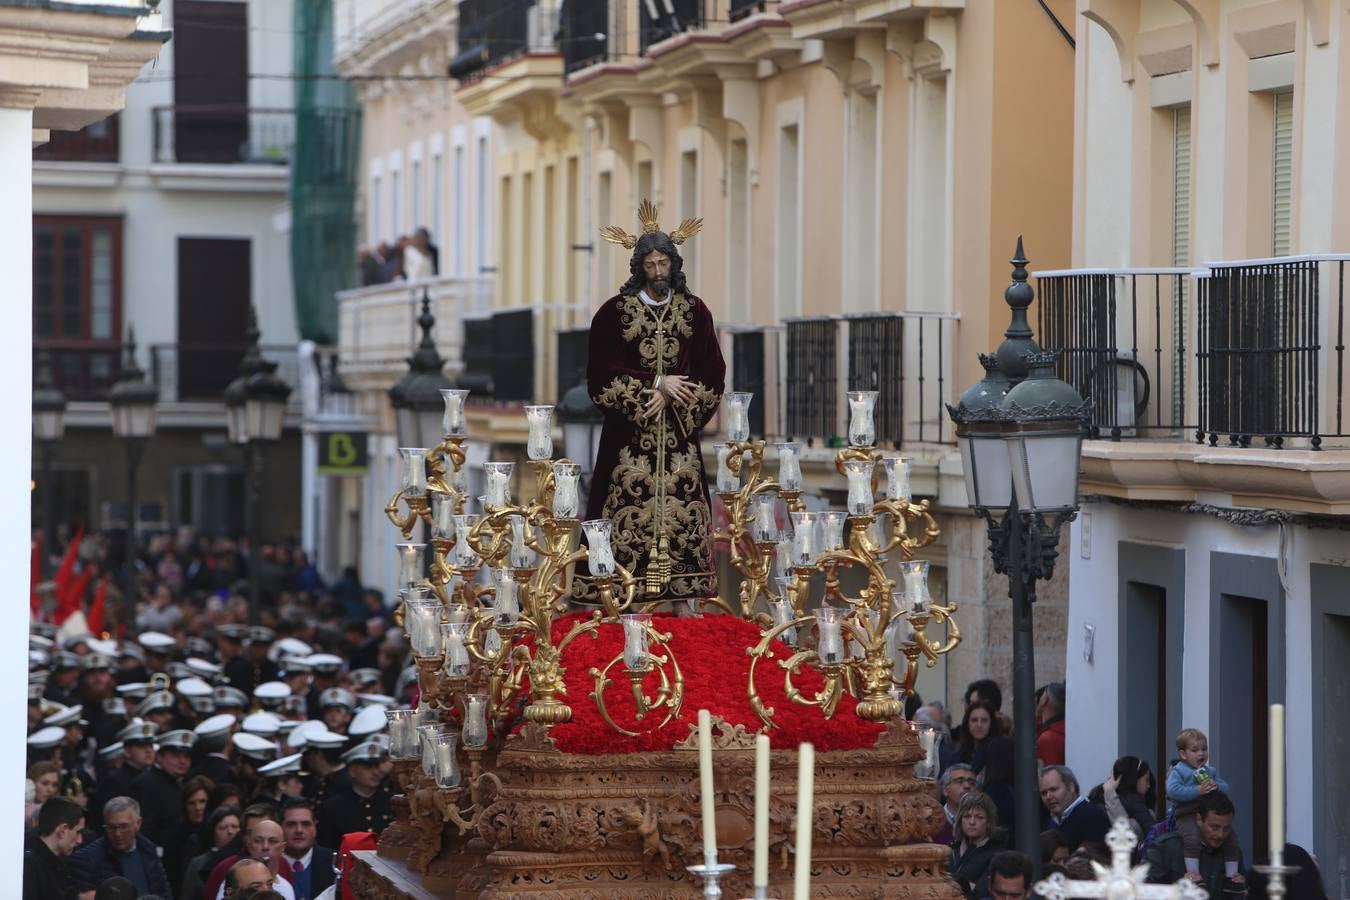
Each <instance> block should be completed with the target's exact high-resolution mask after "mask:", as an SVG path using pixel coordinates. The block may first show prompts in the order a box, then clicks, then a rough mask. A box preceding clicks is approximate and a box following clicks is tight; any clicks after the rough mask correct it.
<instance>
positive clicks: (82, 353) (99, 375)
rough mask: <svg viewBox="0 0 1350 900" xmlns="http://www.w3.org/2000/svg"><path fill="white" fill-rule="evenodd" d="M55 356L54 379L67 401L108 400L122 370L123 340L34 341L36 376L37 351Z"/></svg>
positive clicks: (53, 360)
mask: <svg viewBox="0 0 1350 900" xmlns="http://www.w3.org/2000/svg"><path fill="white" fill-rule="evenodd" d="M39 349H46V350H47V351H49V352H50V354H51V361H52V378H53V380H54V381H55V382H56V386H57V387H58V388H60V389H61V393H63V394H65V395H66V399H67V400H70V401H74V402H80V401H101V400H106V399H108V389H109V388H110V387H112V384H113V382H114V381H116V380H117V372H118V370H119V369H120V368H121V360H122V344H121V342H120V341H83V340H79V341H76V340H68V341H63V340H39V341H34V342H33V350H34V353H33V374H34V376H36V375H37V359H38V357H37V352H36V351H38V350H39Z"/></svg>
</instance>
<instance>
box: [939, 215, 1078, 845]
mask: <svg viewBox="0 0 1350 900" xmlns="http://www.w3.org/2000/svg"><path fill="white" fill-rule="evenodd" d="M1011 262H1012V266H1013V272H1012V283H1011V284H1009V285H1008V289H1007V290H1006V291H1005V292H1004V299H1005V300H1006V301H1007V303H1008V306H1009V307H1010V308H1011V310H1012V320H1011V322H1010V323H1009V325H1008V329H1007V330H1006V331H1005V332H1004V333H1003V334H1004V340H1003V343H1002V344H1000V345H999V347H998V350H997V351H996V352H995V353H994V354H993V355H992V356H985V355H983V354H982V355H981V356H980V363H981V365H983V366H984V368H985V377H984V378H983V379H981V380H980V381H978V382H977V383H976V384H974V385H972V386H971V387H970V388H969V389H968V390H967V391H966V392H965V393H964V394H962V395H961V398H960V399H959V400H958V401H957V403H956V405H954V406H948V407H947V409H948V412H949V413H950V414H951V417H952V421H953V422H954V423H955V424H956V436H957V443H958V445H959V447H960V450H961V461H962V466H963V468H964V470H965V480H966V496H967V499H968V502H969V503H970V506H971V508H972V509H974V510H975V511H976V512H977V513H978V514H979V515H980V516H982V517H983V518H984V519H985V521H986V522H988V524H989V549H990V554H991V555H992V557H993V562H994V570H995V571H996V572H999V573H1000V574H1005V575H1007V576H1008V594H1009V596H1010V597H1011V599H1012V603H1013V736H1014V765H1015V767H1016V777H1015V779H1014V791H1015V794H1014V807H1015V809H1016V819H1017V821H1016V823H1015V825H1016V831H1017V845H1018V846H1017V849H1019V850H1020V851H1022V852H1023V853H1025V854H1027V855H1028V856H1029V857H1030V858H1031V860H1032V864H1033V866H1035V867H1036V869H1037V870H1038V871H1039V867H1040V866H1039V864H1040V845H1039V843H1038V835H1039V834H1040V783H1039V782H1040V779H1039V773H1038V767H1037V763H1036V712H1035V708H1034V707H1035V693H1036V684H1035V679H1036V660H1035V643H1034V637H1033V632H1032V610H1033V605H1034V604H1035V602H1036V582H1037V581H1039V580H1041V579H1048V578H1049V577H1050V576H1051V575H1052V574H1053V572H1054V566H1055V559H1056V557H1057V556H1058V555H1059V551H1058V543H1059V531H1060V527H1061V526H1062V525H1063V524H1064V523H1065V522H1068V521H1070V520H1072V519H1073V518H1074V516H1075V515H1077V512H1078V466H1079V453H1080V451H1081V449H1082V442H1083V433H1084V431H1085V423H1086V421H1087V417H1088V409H1089V405H1088V404H1087V403H1086V402H1084V400H1083V398H1082V397H1081V396H1079V394H1078V392H1077V391H1075V390H1074V389H1073V388H1072V387H1071V386H1070V385H1068V384H1066V383H1065V382H1063V381H1061V380H1060V379H1059V378H1057V377H1055V375H1054V364H1055V360H1056V357H1057V355H1058V354H1057V353H1055V352H1053V351H1051V352H1045V351H1042V350H1041V348H1040V347H1039V346H1038V345H1037V344H1036V342H1035V340H1033V337H1032V331H1031V326H1030V324H1029V323H1028V321H1027V308H1028V307H1029V306H1030V305H1031V301H1032V298H1033V296H1034V293H1033V291H1032V288H1031V285H1029V284H1027V269H1026V264H1027V259H1026V257H1025V255H1024V254H1023V252H1022V239H1021V238H1020V237H1019V238H1018V239H1017V252H1016V254H1015V256H1014V257H1013V259H1012V260H1011Z"/></svg>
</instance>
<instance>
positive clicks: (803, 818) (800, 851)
mask: <svg viewBox="0 0 1350 900" xmlns="http://www.w3.org/2000/svg"><path fill="white" fill-rule="evenodd" d="M797 756H798V759H797V841H796V850H797V868H796V873H795V874H796V877H795V878H793V880H792V898H793V900H811V825H812V822H813V820H814V819H815V805H814V793H815V778H816V748H815V747H813V746H812V745H810V744H802V745H801V746H800V747H798V748H797Z"/></svg>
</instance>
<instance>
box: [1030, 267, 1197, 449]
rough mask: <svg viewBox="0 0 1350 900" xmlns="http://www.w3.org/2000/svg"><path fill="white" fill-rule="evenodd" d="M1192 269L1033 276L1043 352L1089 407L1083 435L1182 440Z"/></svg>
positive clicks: (1188, 421) (1187, 424)
mask: <svg viewBox="0 0 1350 900" xmlns="http://www.w3.org/2000/svg"><path fill="white" fill-rule="evenodd" d="M1194 274H1195V271H1194V270H1191V269H1185V268H1171V267H1169V268H1117V269H1069V270H1062V271H1055V272H1038V273H1036V288H1037V307H1038V309H1039V313H1040V325H1039V328H1038V329H1037V339H1038V340H1039V341H1040V343H1041V345H1042V346H1043V347H1046V348H1048V349H1057V350H1060V351H1062V353H1061V356H1060V360H1059V375H1060V377H1061V378H1063V379H1064V380H1065V381H1067V382H1069V384H1071V385H1073V386H1074V388H1075V389H1077V391H1078V392H1079V393H1080V394H1082V395H1083V397H1085V398H1086V399H1088V400H1090V401H1092V419H1091V421H1090V422H1089V425H1088V427H1089V436H1091V437H1094V438H1110V439H1111V440H1120V439H1121V438H1122V437H1134V436H1143V435H1149V436H1154V437H1181V436H1182V435H1183V434H1184V433H1186V432H1188V431H1190V430H1191V429H1193V428H1194V427H1195V425H1194V422H1195V419H1194V418H1193V416H1194V409H1193V404H1192V403H1191V402H1190V400H1191V397H1190V378H1189V376H1190V375H1191V374H1192V373H1191V372H1189V371H1188V370H1189V368H1190V365H1191V363H1190V359H1189V356H1188V353H1187V348H1188V347H1190V346H1193V344H1194V341H1193V339H1192V338H1191V336H1190V334H1191V333H1190V328H1191V325H1190V314H1191V307H1192V304H1191V297H1192V296H1193V293H1194V289H1195V288H1194V281H1193V276H1194Z"/></svg>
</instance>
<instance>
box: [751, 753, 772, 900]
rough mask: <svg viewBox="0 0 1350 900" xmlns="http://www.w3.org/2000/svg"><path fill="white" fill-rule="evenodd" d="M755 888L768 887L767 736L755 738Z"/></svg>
mask: <svg viewBox="0 0 1350 900" xmlns="http://www.w3.org/2000/svg"><path fill="white" fill-rule="evenodd" d="M754 886H755V887H757V888H760V887H764V888H767V887H768V886H769V736H768V735H767V734H760V735H756V736H755V885H754Z"/></svg>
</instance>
